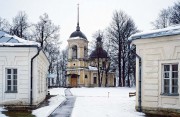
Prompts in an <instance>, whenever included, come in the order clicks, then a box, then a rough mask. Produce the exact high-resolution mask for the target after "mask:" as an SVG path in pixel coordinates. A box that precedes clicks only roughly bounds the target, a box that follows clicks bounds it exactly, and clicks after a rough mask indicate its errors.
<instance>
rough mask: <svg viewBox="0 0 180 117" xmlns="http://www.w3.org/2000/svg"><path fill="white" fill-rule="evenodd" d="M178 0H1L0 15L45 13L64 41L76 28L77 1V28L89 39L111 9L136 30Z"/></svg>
mask: <svg viewBox="0 0 180 117" xmlns="http://www.w3.org/2000/svg"><path fill="white" fill-rule="evenodd" d="M177 1H178V0H0V4H1V9H0V17H2V18H5V19H7V20H8V21H10V22H11V21H12V18H13V17H14V16H16V15H17V13H18V12H19V11H25V12H26V13H27V14H28V19H29V21H30V22H32V23H36V22H37V21H39V16H40V15H42V14H43V13H47V14H48V15H49V17H50V19H51V20H52V22H53V23H55V24H56V25H60V40H61V41H63V45H66V44H67V43H66V41H67V39H68V38H69V36H70V34H71V33H72V32H73V31H75V30H76V24H77V4H78V3H79V4H80V28H81V31H82V32H83V33H84V34H85V35H86V37H87V38H88V40H89V41H91V39H92V34H93V33H94V32H96V31H98V30H103V29H105V28H106V27H107V26H109V24H110V22H111V18H112V14H113V11H114V10H123V11H124V12H125V13H127V14H128V15H129V16H131V17H132V19H133V20H134V22H135V24H136V26H137V27H138V29H139V30H142V31H145V30H150V29H152V25H151V22H152V21H154V20H155V19H156V18H157V16H158V13H159V11H160V10H162V9H163V8H167V7H168V6H172V5H173V4H174V2H177Z"/></svg>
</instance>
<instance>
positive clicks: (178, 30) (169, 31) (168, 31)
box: [129, 25, 180, 40]
mask: <svg viewBox="0 0 180 117" xmlns="http://www.w3.org/2000/svg"><path fill="white" fill-rule="evenodd" d="M177 34H180V25H174V26H170V27H167V28H163V29H157V30H150V31H147V32H141V33H136V34H134V35H132V36H131V37H130V38H129V40H136V39H146V38H154V37H162V36H170V35H177Z"/></svg>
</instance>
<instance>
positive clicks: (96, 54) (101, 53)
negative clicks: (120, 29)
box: [90, 36, 108, 58]
mask: <svg viewBox="0 0 180 117" xmlns="http://www.w3.org/2000/svg"><path fill="white" fill-rule="evenodd" d="M96 40H97V41H96V43H97V44H96V49H95V50H94V51H92V53H91V54H90V58H108V54H107V52H106V51H105V50H104V49H103V48H102V38H101V37H100V36H98V37H97V39H96Z"/></svg>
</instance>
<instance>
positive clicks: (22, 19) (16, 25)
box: [10, 11, 29, 38]
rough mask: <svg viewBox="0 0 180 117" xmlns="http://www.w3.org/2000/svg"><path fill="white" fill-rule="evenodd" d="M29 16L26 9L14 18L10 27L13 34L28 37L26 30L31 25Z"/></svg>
mask: <svg viewBox="0 0 180 117" xmlns="http://www.w3.org/2000/svg"><path fill="white" fill-rule="evenodd" d="M27 20H28V16H27V14H26V13H25V12H24V11H20V12H19V13H18V14H17V15H16V16H15V17H14V18H13V24H12V27H11V29H10V33H11V34H15V35H16V36H18V37H20V38H26V33H27V32H26V31H27V29H28V27H29V23H28V21H27Z"/></svg>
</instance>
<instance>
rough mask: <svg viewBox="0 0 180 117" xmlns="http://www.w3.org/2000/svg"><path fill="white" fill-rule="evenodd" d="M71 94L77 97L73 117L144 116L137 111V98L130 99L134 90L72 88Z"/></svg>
mask: <svg viewBox="0 0 180 117" xmlns="http://www.w3.org/2000/svg"><path fill="white" fill-rule="evenodd" d="M71 92H72V93H73V95H75V96H77V98H76V102H75V105H74V109H73V112H72V117H139V116H144V114H143V113H139V112H136V110H135V97H129V92H135V89H134V88H72V89H71ZM108 92H109V97H108Z"/></svg>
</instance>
